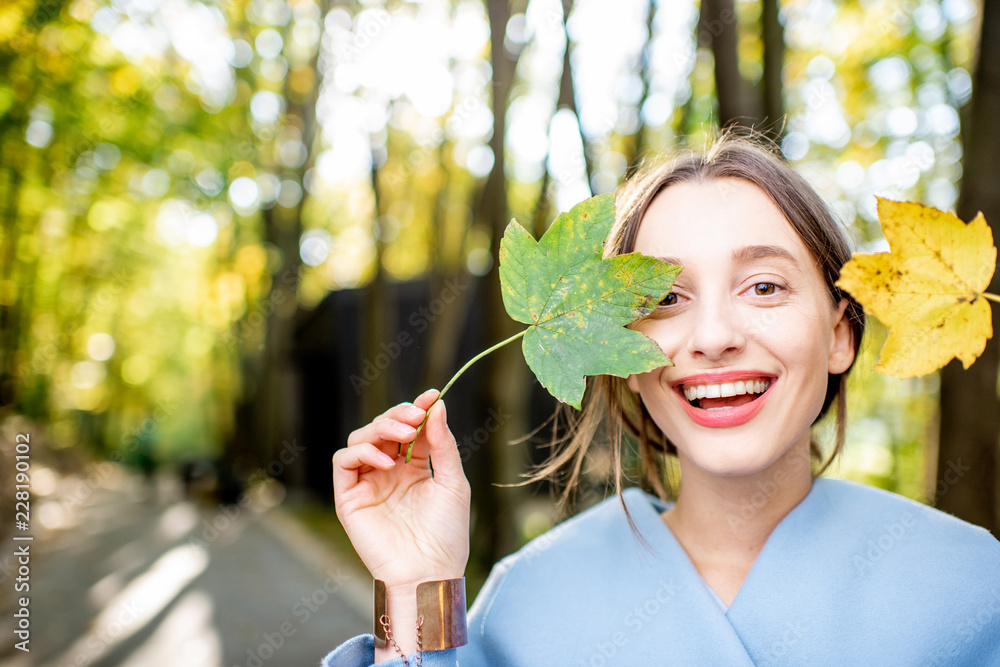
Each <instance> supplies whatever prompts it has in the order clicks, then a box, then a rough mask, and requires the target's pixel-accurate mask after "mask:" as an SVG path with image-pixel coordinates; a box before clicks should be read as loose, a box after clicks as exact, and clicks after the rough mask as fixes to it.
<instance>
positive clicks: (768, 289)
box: [753, 283, 778, 296]
mask: <svg viewBox="0 0 1000 667" xmlns="http://www.w3.org/2000/svg"><path fill="white" fill-rule="evenodd" d="M777 290H778V286H777V285H775V284H774V283H757V284H756V285H754V286H753V293H754V294H756V295H757V296H770V295H772V294H774V293H775V292H776V291H777Z"/></svg>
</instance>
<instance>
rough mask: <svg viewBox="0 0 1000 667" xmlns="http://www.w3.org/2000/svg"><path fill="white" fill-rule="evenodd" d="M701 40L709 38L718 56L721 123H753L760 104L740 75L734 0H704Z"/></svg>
mask: <svg viewBox="0 0 1000 667" xmlns="http://www.w3.org/2000/svg"><path fill="white" fill-rule="evenodd" d="M701 12H702V16H701V21H700V25H701V30H702V34H701V35H699V43H701V42H702V41H704V40H708V41H710V43H711V46H712V55H713V57H714V59H715V92H716V97H717V98H718V100H719V127H727V126H729V125H744V126H747V127H750V126H752V125H753V124H754V122H755V121H756V119H757V116H758V113H757V109H756V104H755V103H754V101H753V99H752V98H751V97H750V95H748V94H747V83H746V81H744V79H743V77H742V76H741V75H740V66H739V53H738V49H737V37H738V35H737V24H736V8H735V6H734V5H733V0H702V4H701Z"/></svg>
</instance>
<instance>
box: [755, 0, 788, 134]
mask: <svg viewBox="0 0 1000 667" xmlns="http://www.w3.org/2000/svg"><path fill="white" fill-rule="evenodd" d="M763 3H764V4H763V5H762V7H761V17H760V23H761V36H762V41H763V42H764V76H763V79H762V83H763V90H762V93H763V97H764V119H763V120H764V122H765V123H766V125H765V128H766V133H767V134H768V136H770V137H771V138H773V139H775V140H776V141H781V135H782V134H783V130H784V127H783V124H784V118H783V117H784V115H785V106H784V103H783V101H782V87H781V85H782V84H781V70H782V68H783V67H784V65H785V33H784V29H783V28H782V26H781V21H780V20H779V19H778V0H763Z"/></svg>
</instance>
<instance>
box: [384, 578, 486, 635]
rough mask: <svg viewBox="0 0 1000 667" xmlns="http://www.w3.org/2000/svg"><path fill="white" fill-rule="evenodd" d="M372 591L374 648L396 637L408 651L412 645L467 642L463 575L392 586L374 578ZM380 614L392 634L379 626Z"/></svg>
mask: <svg viewBox="0 0 1000 667" xmlns="http://www.w3.org/2000/svg"><path fill="white" fill-rule="evenodd" d="M374 592H375V595H374V612H375V647H376V648H377V649H379V648H385V647H386V646H387V645H388V643H389V642H387V638H388V639H395V640H396V642H397V643H398V644H400V645H401V649H402V650H404V651H407V652H412V649H413V648H414V647H415V648H417V649H418V650H419V649H422V650H426V651H439V650H444V649H449V648H454V647H456V646H462V645H464V644H465V643H466V642H467V628H466V617H465V614H466V604H465V577H454V578H451V579H433V580H427V581H422V582H419V583H409V584H397V585H394V586H393V587H392V588H387V587H386V586H385V582H383V581H381V580H379V579H376V580H375V581H374ZM383 614H384V615H385V616H386V618H387V620H388V622H389V623H390V625H391V628H390V632H391V637H387V635H386V632H385V628H384V627H382V625H381V619H382V615H383ZM418 623H420V625H421V632H420V633H418V632H417V629H416V628H417V624H418ZM400 640H404V641H400Z"/></svg>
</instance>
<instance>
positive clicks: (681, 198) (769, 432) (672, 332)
mask: <svg viewBox="0 0 1000 667" xmlns="http://www.w3.org/2000/svg"><path fill="white" fill-rule="evenodd" d="M635 250H636V251H638V252H641V253H643V254H645V255H650V256H653V257H660V258H664V259H667V260H668V261H670V262H672V263H674V264H679V265H680V266H682V267H683V271H681V273H680V275H679V276H678V278H677V281H676V283H675V284H674V289H673V292H672V293H671V295H670V296H668V297H667V298H666V299H664V301H663V302H662V303H661V305H660V306H659V307H658V308H657V309H656V310H655V311H654V312H653V313H652V314H650V315H649V316H648V317H645V318H643V319H642V320H640V321H638V322H636V323H634V324H633V325H631V328H634V329H637V330H638V331H641V332H642V333H644V334H646V335H647V336H649V337H650V338H652V339H653V340H655V341H656V342H657V343H659V345H660V347H661V348H662V349H663V351H664V352H665V353H666V355H667V356H668V357H670V359H671V361H673V363H674V365H673V366H665V367H661V368H658V369H656V370H653V371H650V372H648V373H643V374H641V375H633V376H631V377H629V379H628V384H629V387H630V388H631V389H632V391H635V392H638V393H639V394H640V395H641V397H642V401H643V403H645V405H646V407H647V409H648V410H649V413H650V415H651V416H652V417H653V419H654V420H655V421H656V423H657V425H658V426H659V427H660V429H661V430H662V431H663V432H664V433H665V434H666V436H667V437H668V438H669V439H670V441H671V442H673V443H674V444H675V445H676V446H677V449H678V451H679V453H680V455H681V458H682V460H683V459H688V460H689V461H690V462H691V463H693V464H694V465H696V466H698V467H699V468H700V469H702V470H704V471H705V472H708V473H711V474H717V475H749V474H753V473H756V472H759V471H761V470H764V469H766V468H767V467H769V466H770V465H771V464H772V463H774V462H775V461H776V460H777V459H778V458H779V457H781V456H782V455H784V454H785V453H787V452H788V451H789V449H790V448H792V447H795V446H796V445H798V446H802V447H806V448H807V447H808V442H809V427H810V425H811V424H812V423H813V421H814V420H815V419H816V416H817V415H818V414H819V411H820V409H821V408H822V406H823V399H824V397H825V395H826V386H827V375H828V374H829V373H834V374H837V373H842V372H844V371H846V370H847V368H848V367H849V366H850V364H851V361H852V360H853V359H854V348H853V345H852V341H851V330H850V326H849V323H848V322H847V320H846V319H845V318H844V317H843V312H844V309H845V307H846V302H845V301H842V302H841V303H840V304H839V307H838V306H834V305H833V303H832V301H831V299H830V293H829V291H828V289H827V287H826V284H825V282H824V280H823V276H822V274H821V272H820V269H819V267H818V266H817V264H816V260H815V259H814V258H813V256H812V254H811V253H810V252H809V250H808V249H807V248H806V246H805V244H804V243H803V242H802V240H801V239H800V238H799V237H798V235H797V234H796V233H795V230H794V229H793V228H792V226H791V224H790V223H789V222H788V221H787V220H785V218H784V216H783V215H782V213H781V211H780V210H779V209H778V208H777V207H776V206H775V205H774V204H773V203H772V202H771V200H770V199H768V197H767V195H766V194H764V192H763V191H762V190H760V189H759V188H758V187H756V186H755V185H752V184H751V183H749V182H747V181H744V180H741V179H734V178H725V179H716V180H711V181H706V182H704V183H698V182H695V181H688V182H682V183H677V184H674V185H671V186H669V187H667V188H666V189H665V190H663V191H662V192H660V194H658V195H657V196H656V198H655V199H654V200H653V201H652V202H651V203H650V206H649V208H648V209H647V210H646V213H645V215H644V216H643V218H642V221H641V223H640V226H639V233H638V236H637V238H636V242H635ZM806 451H807V450H806Z"/></svg>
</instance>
